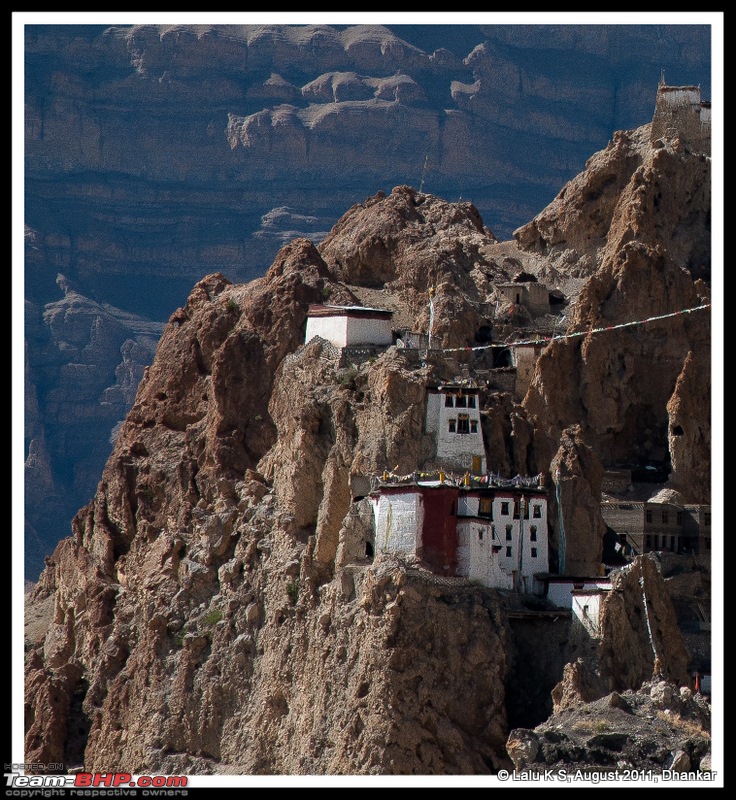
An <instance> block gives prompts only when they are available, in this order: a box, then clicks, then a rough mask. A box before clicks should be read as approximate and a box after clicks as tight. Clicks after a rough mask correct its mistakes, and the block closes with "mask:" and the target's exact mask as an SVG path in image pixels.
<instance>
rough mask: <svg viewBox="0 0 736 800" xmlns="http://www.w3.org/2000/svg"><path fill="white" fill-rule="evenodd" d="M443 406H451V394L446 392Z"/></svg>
mask: <svg viewBox="0 0 736 800" xmlns="http://www.w3.org/2000/svg"><path fill="white" fill-rule="evenodd" d="M445 408H452V395H451V394H446V395H445Z"/></svg>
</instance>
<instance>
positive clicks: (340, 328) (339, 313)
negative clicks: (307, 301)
mask: <svg viewBox="0 0 736 800" xmlns="http://www.w3.org/2000/svg"><path fill="white" fill-rule="evenodd" d="M392 317H393V313H392V312H391V311H387V310H386V309H384V308H368V307H367V306H333V305H310V306H309V311H308V313H307V332H306V336H305V338H304V341H305V342H309V341H310V340H311V339H313V338H314V337H315V336H319V337H320V338H321V339H325V340H326V341H328V342H331V343H332V344H334V345H335V347H341V348H342V347H355V346H359V345H378V346H384V347H387V346H390V345H392V344H393V343H394V337H393V332H392V330H391V319H392Z"/></svg>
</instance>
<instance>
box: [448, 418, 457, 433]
mask: <svg viewBox="0 0 736 800" xmlns="http://www.w3.org/2000/svg"><path fill="white" fill-rule="evenodd" d="M456 427H457V423H456V422H455V420H454V419H451V420H450V422H449V424H448V429H449V431H450V433H455V429H456Z"/></svg>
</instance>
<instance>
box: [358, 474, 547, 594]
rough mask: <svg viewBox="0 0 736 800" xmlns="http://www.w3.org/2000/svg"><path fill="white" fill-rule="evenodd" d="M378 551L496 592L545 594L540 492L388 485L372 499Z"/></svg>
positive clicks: (542, 497)
mask: <svg viewBox="0 0 736 800" xmlns="http://www.w3.org/2000/svg"><path fill="white" fill-rule="evenodd" d="M372 501H373V510H374V522H375V551H376V552H383V553H394V554H403V555H414V556H417V557H418V558H419V559H421V560H422V561H424V562H425V564H426V565H427V567H428V568H429V569H431V570H432V571H433V572H436V573H438V574H441V575H447V576H458V577H465V578H470V579H471V580H475V581H478V582H479V583H481V584H482V585H484V586H488V587H491V588H496V589H509V590H512V589H516V590H518V591H522V592H526V593H532V592H535V591H536V592H539V591H540V586H541V584H540V583H539V581H538V580H536V577H535V576H536V575H537V573H542V574H544V573H547V572H548V570H549V554H548V530H547V495H546V491H545V490H544V489H543V488H541V487H538V486H537V487H529V486H526V487H523V488H521V487H519V488H509V487H504V488H501V487H488V486H483V485H475V486H474V485H471V486H456V485H453V484H447V483H443V482H440V481H427V482H422V481H417V482H415V483H405V484H393V485H392V484H389V485H384V486H381V487H380V489H379V490H377V491H376V492H374V493H373V494H372Z"/></svg>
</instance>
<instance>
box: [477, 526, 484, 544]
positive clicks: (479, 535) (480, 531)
mask: <svg viewBox="0 0 736 800" xmlns="http://www.w3.org/2000/svg"><path fill="white" fill-rule="evenodd" d="M478 541H479V542H482V541H483V528H478Z"/></svg>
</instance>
